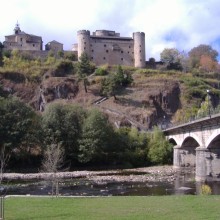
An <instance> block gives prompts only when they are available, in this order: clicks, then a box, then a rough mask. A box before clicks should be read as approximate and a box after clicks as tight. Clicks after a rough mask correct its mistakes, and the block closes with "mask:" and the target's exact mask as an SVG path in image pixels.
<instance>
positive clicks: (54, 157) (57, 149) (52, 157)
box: [42, 144, 64, 196]
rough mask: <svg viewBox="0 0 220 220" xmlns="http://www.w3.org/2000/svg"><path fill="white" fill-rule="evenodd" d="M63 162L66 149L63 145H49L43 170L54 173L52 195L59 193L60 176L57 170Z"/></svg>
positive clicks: (45, 153)
mask: <svg viewBox="0 0 220 220" xmlns="http://www.w3.org/2000/svg"><path fill="white" fill-rule="evenodd" d="M63 162H64V150H63V149H62V147H61V145H60V144H50V145H48V146H47V148H46V150H45V151H44V154H43V161H42V171H43V172H47V173H52V176H51V178H50V179H51V182H52V195H54V194H55V195H56V196H57V195H59V178H58V177H57V172H58V171H59V170H60V169H61V168H62V166H63ZM55 189H56V190H55ZM54 190H55V192H54Z"/></svg>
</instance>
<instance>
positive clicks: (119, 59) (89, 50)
mask: <svg viewBox="0 0 220 220" xmlns="http://www.w3.org/2000/svg"><path fill="white" fill-rule="evenodd" d="M77 41H78V42H77V44H74V46H73V49H72V52H73V53H75V54H76V55H77V56H78V59H79V57H80V56H81V54H82V53H84V52H85V53H86V54H87V55H88V56H89V57H90V59H91V61H92V62H94V63H95V64H96V65H103V64H109V65H125V66H134V67H139V68H144V67H146V58H145V34H144V33H143V32H135V33H133V37H121V36H120V33H116V32H115V31H110V30H96V31H95V32H93V34H92V35H91V34H90V31H88V30H80V31H78V32H77ZM3 45H4V49H5V50H14V49H18V50H20V51H31V52H35V54H36V55H41V54H42V56H45V54H47V53H46V52H48V51H53V52H56V53H57V52H58V51H63V44H61V43H59V42H57V41H55V40H53V41H51V42H49V43H47V44H46V45H45V51H43V41H42V37H40V36H36V35H32V34H27V33H25V32H24V31H21V29H20V26H19V24H18V23H17V24H16V26H15V28H14V34H12V35H8V36H5V41H4V42H3ZM36 52H37V53H36Z"/></svg>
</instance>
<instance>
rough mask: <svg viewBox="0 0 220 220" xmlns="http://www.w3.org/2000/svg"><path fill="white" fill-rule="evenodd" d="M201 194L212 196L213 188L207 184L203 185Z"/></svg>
mask: <svg viewBox="0 0 220 220" xmlns="http://www.w3.org/2000/svg"><path fill="white" fill-rule="evenodd" d="M200 194H201V195H211V194H212V189H211V187H210V186H208V185H207V184H202V186H201V190H200Z"/></svg>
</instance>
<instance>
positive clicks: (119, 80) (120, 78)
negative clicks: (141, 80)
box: [114, 65, 133, 87]
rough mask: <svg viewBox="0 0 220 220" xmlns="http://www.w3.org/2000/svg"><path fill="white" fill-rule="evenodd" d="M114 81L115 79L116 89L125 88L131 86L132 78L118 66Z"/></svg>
mask: <svg viewBox="0 0 220 220" xmlns="http://www.w3.org/2000/svg"><path fill="white" fill-rule="evenodd" d="M114 79H115V82H116V85H117V86H118V87H125V86H127V85H129V84H131V83H132V81H133V79H132V76H131V75H130V74H128V73H126V72H125V71H124V70H123V69H122V67H121V66H120V65H119V66H117V70H116V73H115V75H114Z"/></svg>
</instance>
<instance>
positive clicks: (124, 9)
mask: <svg viewBox="0 0 220 220" xmlns="http://www.w3.org/2000/svg"><path fill="white" fill-rule="evenodd" d="M1 5H2V6H3V8H2V10H1V13H0V21H1V25H0V41H3V40H4V36H5V35H8V34H11V33H12V31H13V28H14V26H15V23H16V22H17V20H18V21H19V23H20V25H21V29H22V30H24V31H25V32H27V33H32V34H36V35H40V36H42V37H43V41H44V42H45V43H47V42H48V41H51V40H58V41H60V42H62V43H64V47H65V49H70V47H71V44H73V43H75V42H76V32H77V30H79V29H88V30H90V31H91V32H93V31H95V30H96V29H109V30H115V31H117V32H120V33H121V35H122V36H131V35H132V32H136V31H143V32H145V36H146V54H147V58H149V57H155V58H156V59H159V56H160V52H161V51H162V50H163V49H164V48H169V47H176V48H178V49H179V50H190V49H191V48H193V47H195V46H197V45H199V44H201V43H204V44H210V45H212V46H213V47H214V48H215V49H219V48H220V46H219V44H220V41H219V39H220V29H219V28H218V21H219V20H220V14H219V11H220V4H219V0H194V1H192V0H166V1H164V0H111V1H106V0H93V1H89V0H62V1H61V0H57V1H54V0H38V1H33V0H2V2H1ZM8 11H10V13H9V12H8ZM219 52H220V51H219Z"/></svg>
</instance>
